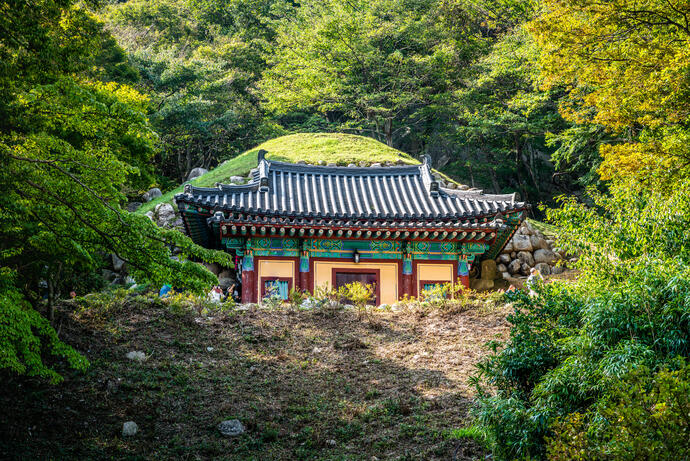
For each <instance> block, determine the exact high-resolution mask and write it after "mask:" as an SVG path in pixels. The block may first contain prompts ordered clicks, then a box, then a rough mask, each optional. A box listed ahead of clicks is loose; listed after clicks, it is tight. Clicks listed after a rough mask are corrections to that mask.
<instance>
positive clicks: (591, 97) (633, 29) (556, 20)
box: [531, 0, 690, 184]
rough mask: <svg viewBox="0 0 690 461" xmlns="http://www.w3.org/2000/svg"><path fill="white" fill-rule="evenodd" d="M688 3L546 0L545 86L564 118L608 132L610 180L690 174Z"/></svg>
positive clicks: (662, 179) (540, 30)
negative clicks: (552, 90)
mask: <svg viewBox="0 0 690 461" xmlns="http://www.w3.org/2000/svg"><path fill="white" fill-rule="evenodd" d="M689 10H690V3H688V2H687V0H681V1H675V0H674V1H666V0H645V1H643V2H633V1H630V0H616V1H612V2H597V1H593V0H576V1H563V0H545V1H544V2H543V6H542V13H541V14H540V16H539V17H538V18H537V19H536V20H535V21H534V22H533V23H532V25H531V30H532V33H533V35H534V36H535V38H536V40H537V43H538V45H539V47H540V48H541V50H542V54H541V63H540V64H541V69H542V75H543V77H544V84H545V85H546V86H553V85H566V86H567V88H568V90H569V98H568V99H567V100H564V101H563V103H562V105H561V113H562V114H563V115H564V117H566V118H567V119H569V120H572V121H574V122H576V123H595V124H598V125H602V126H604V127H606V128H607V129H608V130H609V132H610V135H611V137H612V138H613V139H612V142H610V143H606V144H604V145H602V146H601V149H600V151H601V154H602V157H603V163H602V165H601V167H600V169H599V171H600V173H601V174H602V177H603V178H604V179H613V178H617V177H634V178H637V179H639V180H641V181H642V182H646V183H648V184H659V183H671V184H672V183H674V182H675V181H678V180H681V179H683V178H685V177H687V176H688V174H689V173H690V168H689V167H690V150H689V148H688V145H690V143H688V140H689V139H690V118H689V117H688V113H689V109H690V102H689V101H690V97H689V96H690V78H688V75H689V73H688V70H689V69H690V47H688V39H689V38H690V27H689V26H688V19H687V15H688V11H689Z"/></svg>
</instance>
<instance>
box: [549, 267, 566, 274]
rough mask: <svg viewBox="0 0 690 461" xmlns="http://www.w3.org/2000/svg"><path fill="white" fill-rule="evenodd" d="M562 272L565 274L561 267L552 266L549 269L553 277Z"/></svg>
mask: <svg viewBox="0 0 690 461" xmlns="http://www.w3.org/2000/svg"><path fill="white" fill-rule="evenodd" d="M563 272H565V268H564V267H563V266H553V267H552V268H551V273H552V274H553V275H558V274H562V273H563Z"/></svg>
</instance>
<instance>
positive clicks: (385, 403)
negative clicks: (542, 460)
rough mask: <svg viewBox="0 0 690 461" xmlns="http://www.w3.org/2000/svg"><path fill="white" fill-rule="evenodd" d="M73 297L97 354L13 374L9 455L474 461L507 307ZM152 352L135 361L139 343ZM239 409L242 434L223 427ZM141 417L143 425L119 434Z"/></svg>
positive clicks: (6, 427)
mask: <svg viewBox="0 0 690 461" xmlns="http://www.w3.org/2000/svg"><path fill="white" fill-rule="evenodd" d="M82 305H88V306H89V307H88V308H87V309H82V308H80V307H79V306H78V305H75V304H69V305H66V306H64V307H63V309H62V310H61V311H60V314H61V315H60V318H59V320H58V322H57V324H58V328H59V329H60V335H61V337H63V339H65V340H66V341H67V342H69V343H70V344H73V345H75V347H77V348H78V350H80V351H82V352H83V353H84V354H85V355H86V356H87V357H88V358H89V360H90V361H91V364H92V365H91V368H90V369H89V371H88V372H87V373H86V374H75V373H71V372H69V371H64V375H65V378H66V379H65V382H64V383H63V384H61V385H58V386H49V385H46V384H44V383H41V382H39V381H36V380H32V379H26V378H22V379H18V378H15V377H11V376H2V379H3V383H5V384H4V385H3V389H2V391H1V392H0V404H1V405H2V407H3V414H4V416H3V417H2V418H1V419H0V457H1V458H8V459H37V458H41V459H45V458H54V459H77V458H78V459H102V458H118V459H122V458H128V459H153V458H159V459H170V458H175V459H209V458H213V459H238V460H239V459H242V460H244V459H267V460H268V459H270V460H273V459H285V460H287V459H319V460H322V459H333V460H335V459H338V460H342V459H353V460H354V459H367V460H371V459H381V460H383V459H424V460H427V459H439V460H441V459H443V460H450V459H453V456H454V453H455V452H456V450H457V449H458V447H460V449H459V450H457V452H458V453H460V454H461V457H460V458H458V459H473V458H478V457H481V456H482V453H481V450H480V448H479V447H478V446H476V445H475V444H473V443H472V442H470V441H466V440H464V441H457V440H454V439H453V438H452V437H451V435H450V434H451V431H452V429H455V428H459V427H463V426H464V425H466V423H467V411H468V408H469V405H470V403H471V397H472V394H471V389H470V388H469V387H468V384H467V378H468V377H469V375H470V374H471V372H472V370H473V365H474V363H476V362H477V360H478V359H479V358H480V357H481V355H482V354H483V352H484V350H483V344H484V343H485V342H486V341H487V340H490V339H495V338H496V337H497V336H500V335H503V334H505V332H506V330H507V324H506V322H505V320H504V318H505V314H506V312H505V309H495V310H492V311H488V312H487V311H483V312H480V311H477V310H470V311H465V312H456V313H441V312H422V311H417V312H412V311H407V312H379V313H374V314H372V315H371V317H370V318H369V319H360V318H358V315H357V314H356V313H353V312H349V311H337V312H332V313H328V312H316V311H310V312H304V311H299V312H292V311H289V310H278V311H266V310H251V311H247V312H230V313H215V314H212V315H210V316H200V315H199V314H197V313H196V312H194V311H193V310H186V311H178V312H173V311H171V310H170V308H169V307H168V306H166V305H164V304H162V303H160V301H157V300H155V299H149V298H144V297H137V298H135V297H129V296H124V295H121V296H120V297H119V298H117V299H114V300H110V301H108V302H100V301H99V302H94V303H91V302H87V301H82ZM133 350H141V351H144V352H145V353H146V354H147V356H148V359H147V360H146V361H144V362H141V363H139V362H133V361H130V360H128V359H127V358H126V357H125V355H126V353H127V352H129V351H133ZM234 418H237V419H239V420H240V421H242V423H243V424H244V425H245V426H246V428H247V430H246V432H245V433H244V434H243V435H241V436H238V437H235V438H226V437H223V436H222V435H221V434H220V433H219V432H218V430H217V425H218V423H219V422H220V421H222V420H225V419H234ZM129 420H133V421H135V422H136V423H137V425H138V426H139V433H138V434H137V435H136V436H134V437H131V438H123V437H122V436H121V429H122V424H123V422H125V421H129Z"/></svg>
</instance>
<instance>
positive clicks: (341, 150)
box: [137, 133, 419, 213]
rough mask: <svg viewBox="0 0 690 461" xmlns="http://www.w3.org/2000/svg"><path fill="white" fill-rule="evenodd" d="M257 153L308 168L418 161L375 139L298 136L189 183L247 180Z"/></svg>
mask: <svg viewBox="0 0 690 461" xmlns="http://www.w3.org/2000/svg"><path fill="white" fill-rule="evenodd" d="M260 149H264V150H266V151H267V152H268V154H267V155H266V158H268V159H269V160H278V161H283V162H289V163H297V162H298V161H305V162H307V163H310V164H318V163H320V162H326V163H335V164H337V165H348V164H350V163H359V162H361V161H366V162H369V163H377V162H380V163H382V162H396V161H398V160H402V161H403V162H405V163H410V164H415V163H419V161H418V160H416V159H414V158H412V157H411V156H410V155H408V154H406V153H404V152H401V151H399V150H397V149H393V148H392V147H388V146H386V145H385V144H383V143H380V142H378V141H376V140H374V139H371V138H366V137H364V136H356V135H351V134H342V133H298V134H291V135H288V136H281V137H280V138H275V139H271V140H270V141H266V142H265V143H263V144H261V145H259V146H256V147H255V148H254V149H252V150H248V151H246V152H244V153H242V154H240V155H238V156H237V157H235V158H233V159H231V160H228V161H226V162H224V163H223V164H222V165H219V166H218V167H217V168H215V169H213V170H211V171H209V172H208V173H206V174H205V175H203V176H200V177H198V178H196V179H194V180H192V184H193V185H195V186H198V187H213V186H214V185H215V184H216V183H217V182H220V183H228V182H229V181H230V177H231V176H247V174H248V173H249V170H251V169H252V168H254V167H256V164H257V161H256V159H257V154H258V152H259V150H260ZM182 190H183V186H182V185H180V186H179V187H177V188H175V189H173V190H171V191H169V192H166V193H165V194H163V196H162V197H159V198H157V199H156V200H152V201H150V202H148V203H145V204H143V205H142V206H141V207H140V208H139V209H138V210H137V213H146V212H147V211H149V210H153V209H154V207H155V206H156V205H158V204H159V203H162V202H169V203H172V201H173V197H174V196H175V194H179V193H181V192H182Z"/></svg>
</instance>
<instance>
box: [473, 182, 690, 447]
mask: <svg viewBox="0 0 690 461" xmlns="http://www.w3.org/2000/svg"><path fill="white" fill-rule="evenodd" d="M683 189H684V188H683ZM683 189H681V190H679V192H677V193H675V194H674V195H672V196H670V197H669V196H664V195H662V194H660V193H653V192H635V191H634V189H633V188H631V187H614V188H613V190H612V194H611V195H610V196H603V195H600V194H597V193H595V192H592V193H591V199H592V203H593V205H592V206H585V205H583V204H581V203H577V202H575V201H574V200H566V201H564V203H563V207H562V208H560V209H558V210H548V211H547V214H548V215H549V217H550V219H551V220H552V221H553V222H554V223H555V224H557V225H558V226H559V228H560V229H562V230H563V231H564V232H562V234H561V236H562V237H561V240H562V242H561V243H562V244H563V245H564V246H565V247H566V248H568V250H570V251H579V252H580V254H581V258H580V261H579V269H580V270H581V276H580V278H579V280H578V281H577V282H575V283H563V282H560V283H559V282H556V283H552V284H549V285H546V286H541V287H538V288H537V290H536V291H537V296H535V297H529V296H527V295H525V294H524V293H520V292H516V293H509V294H507V295H506V296H507V297H508V298H509V299H510V300H511V301H512V302H513V303H514V313H513V314H512V315H510V316H509V318H508V320H509V322H510V323H511V324H512V327H511V333H510V339H509V340H508V341H506V342H504V343H494V344H493V348H494V352H493V354H491V355H490V356H488V357H487V358H485V359H484V360H483V361H482V362H481V364H480V365H479V368H478V373H477V374H476V376H475V377H474V382H475V384H476V386H477V389H478V391H479V398H478V403H477V405H476V408H475V415H476V423H477V427H478V428H480V429H481V430H482V431H483V432H484V433H485V434H486V439H487V442H488V444H489V445H490V446H491V448H492V450H493V452H494V455H495V456H496V457H497V458H498V459H516V458H521V459H527V458H530V459H534V458H544V457H546V456H549V457H551V458H553V459H685V458H687V457H688V456H689V455H690V446H689V445H688V443H687V440H688V438H687V434H688V430H690V429H689V428H690V424H689V422H688V418H687V408H688V406H687V392H686V393H685V394H684V395H683V392H684V390H686V389H687V388H688V385H689V381H688V368H687V365H685V362H684V360H685V359H687V358H688V357H690V269H689V268H688V262H689V261H690V246H689V244H690V206H688V205H689V204H690V197H688V196H687V194H685V193H684V192H683ZM676 442H678V443H676ZM654 447H657V449H654Z"/></svg>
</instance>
